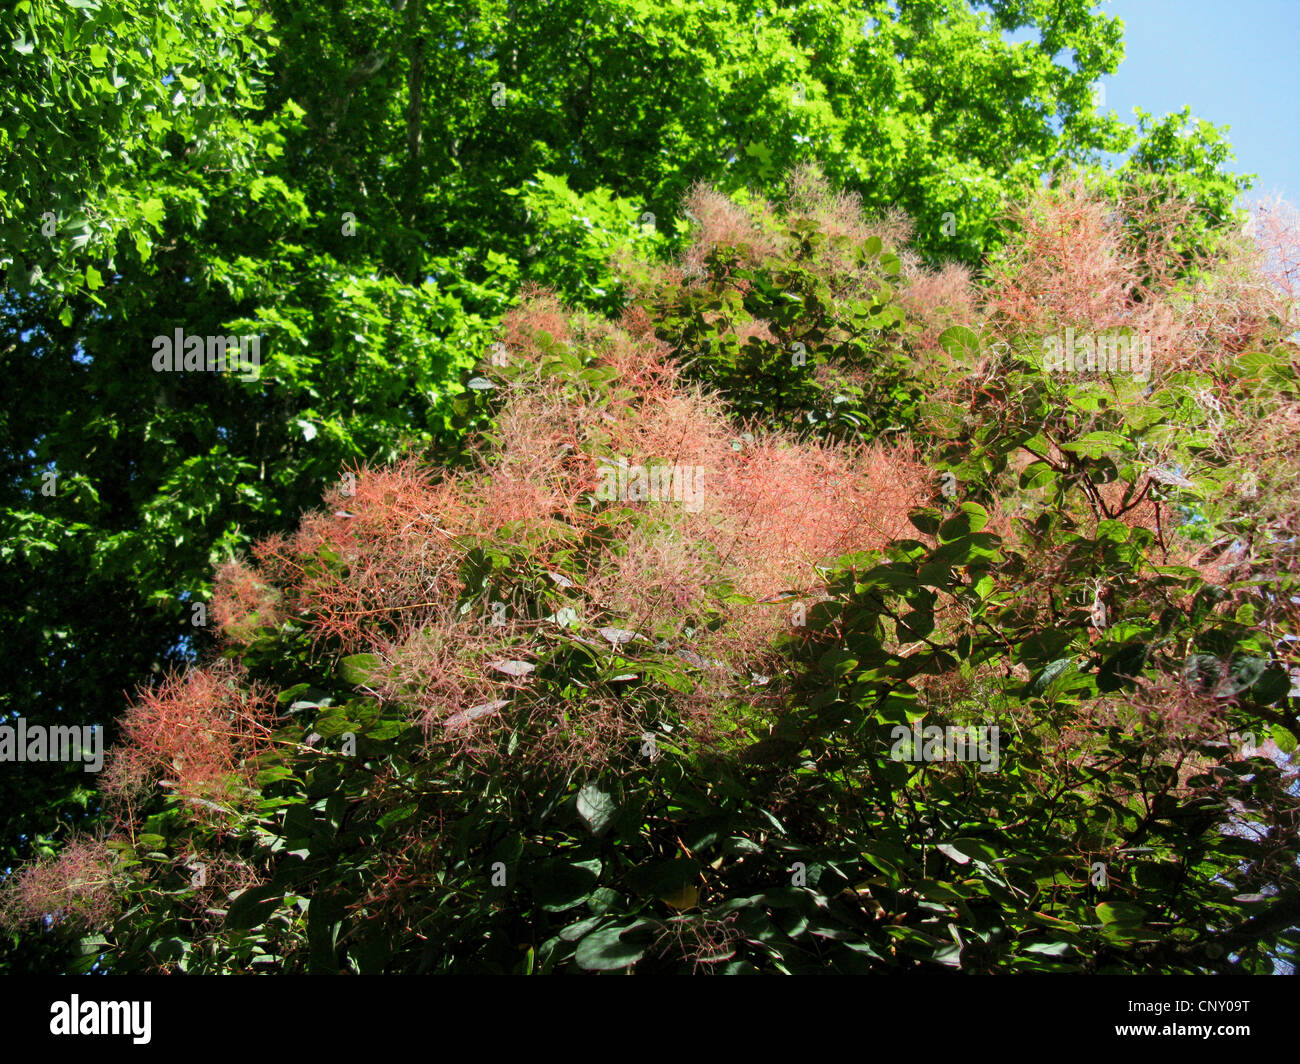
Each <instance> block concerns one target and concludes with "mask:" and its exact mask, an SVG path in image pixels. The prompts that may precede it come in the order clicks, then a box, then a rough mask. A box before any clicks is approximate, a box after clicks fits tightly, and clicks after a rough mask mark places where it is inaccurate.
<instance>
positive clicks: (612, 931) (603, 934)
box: [573, 921, 646, 972]
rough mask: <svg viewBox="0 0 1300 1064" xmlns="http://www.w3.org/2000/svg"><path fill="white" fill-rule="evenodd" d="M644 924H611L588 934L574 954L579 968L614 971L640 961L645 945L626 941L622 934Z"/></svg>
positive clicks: (638, 922)
mask: <svg viewBox="0 0 1300 1064" xmlns="http://www.w3.org/2000/svg"><path fill="white" fill-rule="evenodd" d="M641 925H642V921H634V922H632V923H629V924H610V925H609V926H606V927H602V928H601V929H600V930H598V931H592V932H590V933H589V934H587V935H586V936H585V937H584V938H583V939H582V941H581V942H579V943H578V948H577V950H576V951H575V953H574V955H573V959H574V960H575V961H576V962H577V964H578V967H579V968H583V969H585V970H586V971H589V972H612V971H617V970H618V969H620V968H626V967H628V965H631V964H635V963H636V962H637V961H639V960H640V959H641V957H642V955H643V954H644V953H645V951H646V947H645V946H639V945H636V944H634V943H632V942H626V941H624V940H623V938H622V936H623V933H624V932H625V931H630V930H633V929H634V928H637V927H639V926H641Z"/></svg>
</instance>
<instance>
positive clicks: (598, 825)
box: [577, 783, 618, 835]
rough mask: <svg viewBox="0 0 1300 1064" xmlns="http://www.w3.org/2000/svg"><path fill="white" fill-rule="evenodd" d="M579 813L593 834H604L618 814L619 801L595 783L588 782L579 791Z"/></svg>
mask: <svg viewBox="0 0 1300 1064" xmlns="http://www.w3.org/2000/svg"><path fill="white" fill-rule="evenodd" d="M577 805H578V815H579V816H580V817H582V819H583V821H584V822H585V823H586V825H587V827H588V828H589V829H590V830H591V833H592V834H593V835H603V834H604V833H605V832H606V831H608V830H609V826H610V825H611V824H612V823H613V822H614V818H615V817H616V816H617V815H618V803H617V802H615V801H614V798H613V797H612V796H611V795H610V794H608V793H607V792H605V791H603V790H601V789H600V788H599V787H597V786H596V785H595V784H594V783H588V784H586V785H585V786H583V788H582V790H580V791H579V792H578V802H577Z"/></svg>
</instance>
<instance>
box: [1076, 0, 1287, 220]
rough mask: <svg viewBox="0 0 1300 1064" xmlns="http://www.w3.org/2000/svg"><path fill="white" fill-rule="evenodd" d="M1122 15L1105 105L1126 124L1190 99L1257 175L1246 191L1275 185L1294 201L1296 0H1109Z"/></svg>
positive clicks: (1108, 7)
mask: <svg viewBox="0 0 1300 1064" xmlns="http://www.w3.org/2000/svg"><path fill="white" fill-rule="evenodd" d="M1101 9H1102V11H1104V12H1105V13H1107V14H1110V15H1117V16H1118V17H1119V18H1121V19H1123V20H1124V62H1123V63H1122V64H1121V65H1120V68H1119V70H1118V71H1117V72H1116V73H1115V74H1113V75H1111V76H1109V77H1104V78H1102V79H1101V80H1102V84H1103V85H1104V86H1105V92H1106V96H1105V108H1104V109H1106V110H1114V111H1115V112H1116V113H1117V114H1118V115H1119V116H1120V117H1121V118H1123V119H1124V120H1125V121H1126V122H1133V121H1134V117H1133V108H1134V106H1140V107H1142V108H1143V109H1144V110H1147V111H1150V112H1151V113H1152V114H1155V115H1157V116H1159V115H1163V114H1165V113H1166V112H1168V111H1180V110H1182V108H1183V107H1184V106H1190V107H1191V109H1192V114H1193V115H1194V116H1195V117H1197V118H1204V119H1207V120H1208V121H1210V122H1213V123H1214V124H1215V125H1217V126H1224V125H1227V126H1231V127H1232V128H1231V129H1230V130H1229V131H1228V134H1227V137H1228V140H1229V142H1230V143H1231V144H1232V148H1233V151H1234V152H1235V153H1236V156H1237V159H1236V162H1235V163H1234V164H1230V168H1231V169H1233V170H1235V171H1236V172H1238V173H1252V172H1253V173H1256V174H1258V175H1259V176H1258V178H1257V180H1256V182H1255V187H1254V188H1253V189H1251V191H1250V192H1249V193H1247V197H1246V198H1247V199H1253V198H1254V197H1255V196H1257V195H1260V194H1268V193H1270V192H1278V193H1281V194H1282V195H1283V196H1285V197H1286V198H1287V199H1288V200H1290V201H1291V202H1292V203H1297V204H1300V122H1297V103H1298V102H1300V66H1298V62H1297V60H1298V56H1297V46H1298V45H1300V0H1110V2H1109V3H1104V4H1102V7H1101Z"/></svg>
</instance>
